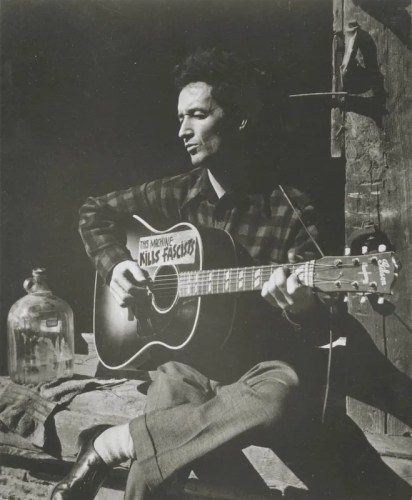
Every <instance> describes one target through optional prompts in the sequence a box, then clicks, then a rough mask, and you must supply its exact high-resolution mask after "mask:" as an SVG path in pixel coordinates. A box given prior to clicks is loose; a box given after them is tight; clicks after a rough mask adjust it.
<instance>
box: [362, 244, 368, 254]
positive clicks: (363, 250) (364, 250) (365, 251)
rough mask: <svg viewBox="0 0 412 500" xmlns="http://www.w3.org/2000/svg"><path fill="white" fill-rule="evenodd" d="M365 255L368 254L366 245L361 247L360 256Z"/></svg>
mask: <svg viewBox="0 0 412 500" xmlns="http://www.w3.org/2000/svg"><path fill="white" fill-rule="evenodd" d="M365 253H368V247H367V246H366V245H363V247H362V254H363V255H365Z"/></svg>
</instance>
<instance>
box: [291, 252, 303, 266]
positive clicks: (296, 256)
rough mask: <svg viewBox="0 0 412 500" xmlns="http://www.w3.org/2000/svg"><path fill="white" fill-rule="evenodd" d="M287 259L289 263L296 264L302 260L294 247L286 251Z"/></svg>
mask: <svg viewBox="0 0 412 500" xmlns="http://www.w3.org/2000/svg"><path fill="white" fill-rule="evenodd" d="M288 261H289V262H290V263H291V264H297V263H298V262H303V256H302V255H300V254H298V253H297V252H296V250H295V249H294V248H292V249H291V250H289V252H288Z"/></svg>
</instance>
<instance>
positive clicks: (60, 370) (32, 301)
mask: <svg viewBox="0 0 412 500" xmlns="http://www.w3.org/2000/svg"><path fill="white" fill-rule="evenodd" d="M23 286H24V289H25V290H26V292H27V294H28V295H26V296H25V297H23V298H21V299H20V300H18V301H17V302H16V303H15V304H14V305H13V306H12V307H11V309H10V312H9V315H8V318H7V332H8V346H9V351H8V354H9V356H8V363H9V375H10V377H11V379H12V380H13V381H14V382H17V383H18V384H37V383H39V382H47V381H49V380H53V379H56V378H61V377H71V376H72V375H73V358H74V327H73V312H72V310H71V308H70V306H69V305H68V304H67V303H66V302H65V301H64V300H62V299H59V298H58V297H56V296H55V295H54V294H53V293H52V291H51V290H50V288H49V287H48V285H47V281H46V270H45V269H42V268H39V269H34V270H33V275H32V277H31V278H28V279H27V280H26V281H25V282H24V284H23Z"/></svg>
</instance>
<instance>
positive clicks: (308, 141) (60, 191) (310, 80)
mask: <svg viewBox="0 0 412 500" xmlns="http://www.w3.org/2000/svg"><path fill="white" fill-rule="evenodd" d="M1 4H2V16H1V23H2V25H1V34H2V35H1V37H2V39H1V51H2V98H1V106H2V118H1V119H2V123H1V154H2V162H1V204H2V211H1V268H0V272H1V274H0V276H1V324H0V349H1V356H0V358H1V359H0V368H1V369H2V370H3V371H4V370H5V358H6V355H5V352H6V318H7V312H8V310H9V308H10V306H11V305H12V304H13V303H14V302H15V301H16V300H17V299H18V298H20V297H21V296H22V295H23V294H24V291H23V289H22V282H23V280H24V279H25V278H27V277H28V276H29V275H30V273H31V269H32V268H34V267H36V266H44V267H46V268H47V269H48V273H49V284H50V285H51V286H52V288H53V290H54V291H55V293H56V294H57V295H58V296H60V297H61V298H64V299H65V300H66V301H67V302H68V303H69V304H70V305H71V306H72V308H73V310H74V314H75V324H76V336H77V341H78V342H77V349H78V350H79V349H81V348H82V345H81V342H80V340H79V334H80V333H81V332H85V331H91V330H92V295H93V280H94V273H93V269H92V267H91V264H90V263H89V261H88V259H87V257H86V255H85V253H84V250H83V246H82V243H81V240H80V238H79V236H78V234H77V220H78V213H77V212H78V208H79V207H80V205H81V204H82V202H83V201H84V200H85V198H86V197H87V196H88V195H97V194H102V193H104V192H108V191H111V190H114V189H117V188H123V187H126V186H128V185H130V184H134V183H139V182H142V181H144V180H147V179H149V178H153V177H155V176H161V175H164V174H171V173H177V172H178V171H182V170H183V169H185V168H188V167H189V164H188V162H187V159H186V158H185V152H184V151H183V150H182V147H181V145H180V143H179V140H178V139H177V119H176V92H175V90H174V87H173V82H172V79H171V76H170V75H171V72H172V69H173V67H174V66H175V64H177V63H178V62H179V61H180V60H181V59H182V58H183V57H185V56H186V55H187V54H188V53H190V52H191V51H193V50H194V49H195V48H197V47H199V46H200V47H210V46H217V47H221V48H224V49H226V50H232V51H236V52H240V53H243V54H245V55H247V56H253V57H259V58H261V59H263V60H268V61H274V60H281V61H282V71H285V73H286V75H287V77H288V90H289V92H290V93H299V92H319V91H327V90H330V86H331V47H332V35H333V34H332V3H331V2H330V1H329V0H312V1H307V0H289V1H286V0H248V1H245V0H243V1H241V0H236V1H235V0H215V1H212V0H199V1H198V0H190V1H189V0H175V1H171V0H168V1H158V0H71V1H64V0H59V1H57V0H54V1H52V0H36V1H34V0H2V2H1ZM329 120H330V102H329V101H328V100H327V99H324V98H313V97H312V98H300V99H293V100H292V99H290V100H289V105H288V115H287V129H288V133H289V135H288V138H289V141H290V145H289V148H288V149H289V151H290V158H289V160H288V161H289V166H288V175H289V177H290V179H291V180H292V181H293V183H294V184H298V185H300V186H301V187H303V188H305V189H306V190H307V191H309V192H310V193H311V194H312V196H313V197H314V198H315V202H316V203H317V206H318V208H319V210H320V212H321V213H322V214H323V215H324V221H325V223H324V228H325V230H326V231H325V235H326V236H325V240H324V242H323V244H324V246H325V248H326V250H327V251H329V252H331V251H334V252H339V253H340V252H341V251H342V240H343V222H342V221H343V190H344V179H343V167H342V165H341V163H340V162H336V160H335V161H334V162H332V161H331V159H330V157H329V134H330V132H329Z"/></svg>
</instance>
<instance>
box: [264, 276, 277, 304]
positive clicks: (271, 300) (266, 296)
mask: <svg viewBox="0 0 412 500" xmlns="http://www.w3.org/2000/svg"><path fill="white" fill-rule="evenodd" d="M268 286H269V283H268V282H267V281H265V283H263V287H262V292H261V295H262V297H263V298H264V299H265V300H267V301H268V302H269V304H271V305H272V306H275V307H280V306H279V304H278V302H277V300H276V299H275V297H274V296H273V295H272V294H271V293H270V292H269V290H268Z"/></svg>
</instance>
